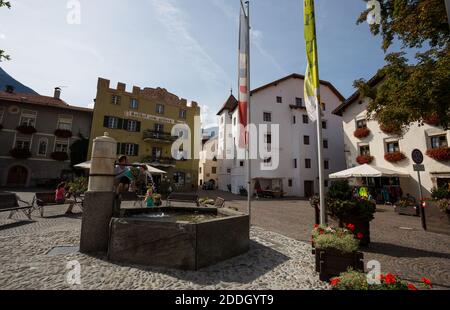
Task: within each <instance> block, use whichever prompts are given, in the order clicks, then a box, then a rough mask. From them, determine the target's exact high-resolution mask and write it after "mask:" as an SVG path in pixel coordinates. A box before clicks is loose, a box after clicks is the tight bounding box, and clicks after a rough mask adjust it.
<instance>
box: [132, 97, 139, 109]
mask: <svg viewBox="0 0 450 310" xmlns="http://www.w3.org/2000/svg"><path fill="white" fill-rule="evenodd" d="M130 108H132V109H137V108H139V101H138V100H137V99H131V101H130Z"/></svg>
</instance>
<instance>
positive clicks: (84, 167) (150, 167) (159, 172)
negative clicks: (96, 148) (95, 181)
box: [74, 160, 167, 174]
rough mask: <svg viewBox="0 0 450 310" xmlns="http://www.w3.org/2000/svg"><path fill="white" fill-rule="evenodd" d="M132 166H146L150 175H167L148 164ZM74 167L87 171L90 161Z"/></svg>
mask: <svg viewBox="0 0 450 310" xmlns="http://www.w3.org/2000/svg"><path fill="white" fill-rule="evenodd" d="M133 165H136V166H138V165H140V166H143V165H145V166H147V168H148V172H150V173H151V174H166V173H167V172H165V171H163V170H160V169H157V168H155V167H153V166H150V165H149V164H143V163H134V164H133ZM74 167H75V168H80V169H86V170H89V169H91V161H90V160H89V161H86V162H84V163H81V164H78V165H75V166H74Z"/></svg>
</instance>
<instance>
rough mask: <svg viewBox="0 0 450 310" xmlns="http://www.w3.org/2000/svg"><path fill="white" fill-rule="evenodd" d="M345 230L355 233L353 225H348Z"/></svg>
mask: <svg viewBox="0 0 450 310" xmlns="http://www.w3.org/2000/svg"><path fill="white" fill-rule="evenodd" d="M347 228H348V229H349V230H351V231H355V225H353V224H348V225H347Z"/></svg>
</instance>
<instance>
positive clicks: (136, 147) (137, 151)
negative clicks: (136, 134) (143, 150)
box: [134, 144, 139, 156]
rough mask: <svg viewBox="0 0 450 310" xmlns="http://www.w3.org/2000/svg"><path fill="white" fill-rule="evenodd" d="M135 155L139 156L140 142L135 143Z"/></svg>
mask: <svg viewBox="0 0 450 310" xmlns="http://www.w3.org/2000/svg"><path fill="white" fill-rule="evenodd" d="M134 156H139V144H135V145H134Z"/></svg>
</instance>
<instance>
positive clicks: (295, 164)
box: [294, 158, 297, 169]
mask: <svg viewBox="0 0 450 310" xmlns="http://www.w3.org/2000/svg"><path fill="white" fill-rule="evenodd" d="M294 169H297V158H295V159H294Z"/></svg>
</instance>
